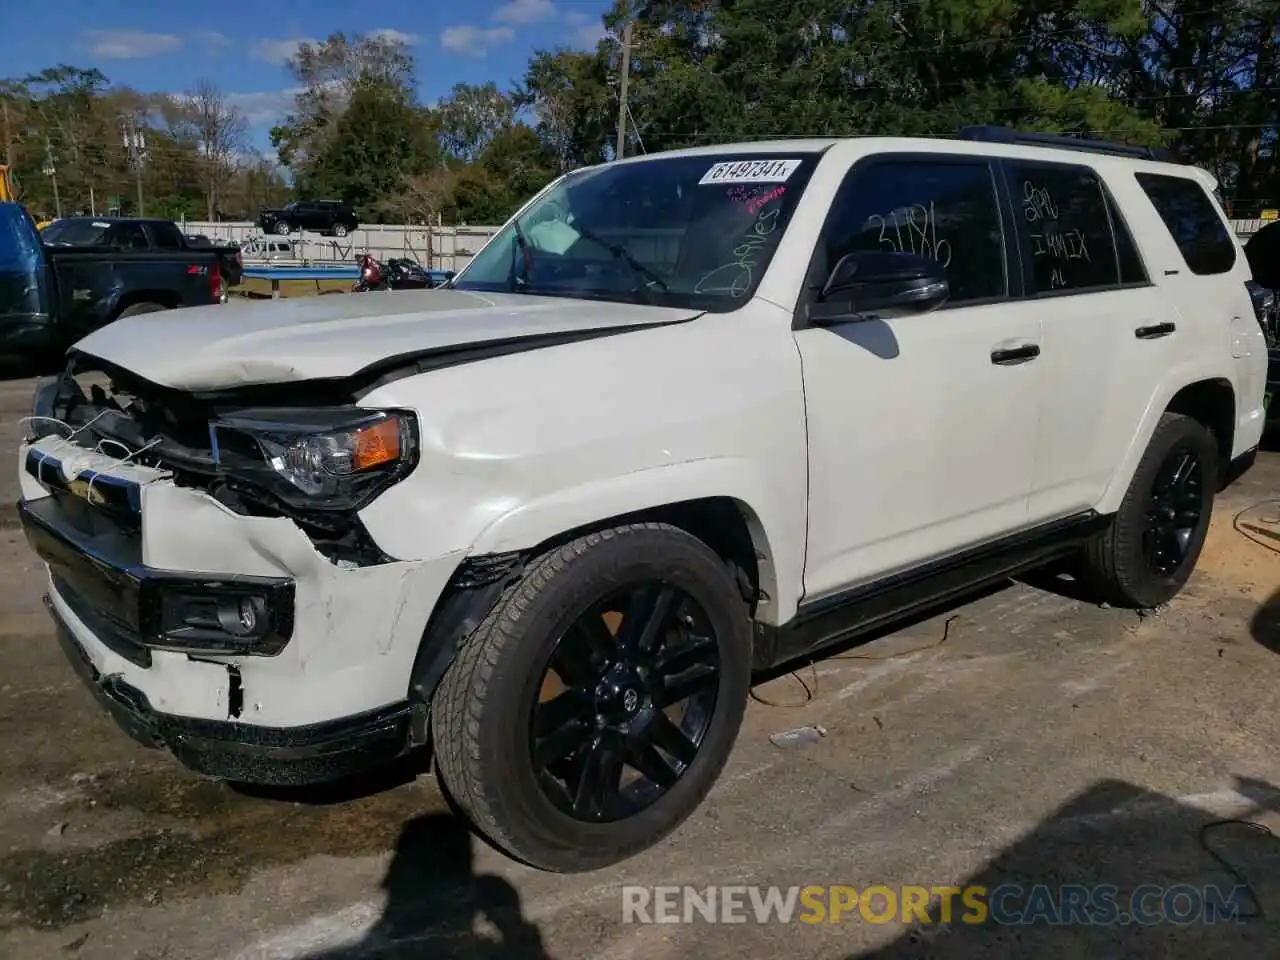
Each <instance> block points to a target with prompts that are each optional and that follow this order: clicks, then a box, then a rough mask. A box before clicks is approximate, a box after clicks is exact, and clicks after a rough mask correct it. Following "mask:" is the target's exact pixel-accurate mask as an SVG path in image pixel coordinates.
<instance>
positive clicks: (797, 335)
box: [21, 139, 1266, 726]
mask: <svg viewBox="0 0 1280 960" xmlns="http://www.w3.org/2000/svg"><path fill="white" fill-rule="evenodd" d="M803 146H805V147H809V148H813V147H829V149H828V151H827V153H826V154H825V155H824V157H823V158H822V159H821V161H820V162H819V164H818V165H817V168H816V169H815V171H814V173H813V176H812V178H811V180H810V183H809V186H808V188H807V189H806V191H805V193H804V195H803V197H802V198H801V200H800V203H799V206H798V208H797V210H796V212H795V214H794V216H793V218H792V221H791V224H790V226H789V227H788V229H787V231H786V233H785V234H784V236H783V237H782V239H781V241H780V243H779V246H778V249H777V251H776V253H775V255H774V257H773V260H772V262H771V264H770V267H769V269H768V271H767V272H766V274H765V276H764V278H763V280H762V282H761V283H760V286H759V287H758V289H757V291H756V294H755V296H754V297H753V298H752V299H751V300H750V301H748V302H746V303H744V304H743V305H742V306H741V307H740V308H739V309H737V310H735V311H733V312H731V313H723V314H707V315H704V316H701V317H698V318H697V319H693V320H692V322H679V321H684V320H690V319H691V318H693V317H694V316H695V314H694V313H693V312H691V311H681V310H670V309H662V308H655V307H645V306H632V305H623V304H614V303H600V302H589V301H576V300H562V299H550V298H541V297H529V296H509V295H485V296H480V295H476V294H467V293H460V292H454V291H428V292H423V293H420V294H407V293H402V294H393V295H390V296H385V297H384V296H355V297H350V296H349V297H332V298H316V299H314V300H310V301H301V302H290V301H284V302H272V303H266V304H262V305H257V306H253V307H249V308H246V309H244V310H239V311H233V310H226V309H220V308H209V309H207V310H204V311H201V310H190V311H183V313H182V315H181V316H178V317H174V316H172V315H168V314H151V315H144V316H139V317H134V318H130V319H129V320H127V321H121V322H119V323H116V324H113V325H111V326H109V327H107V328H104V329H103V330H101V331H99V332H98V333H95V334H94V335H92V336H91V337H89V338H87V339H86V340H84V341H82V342H81V344H80V345H79V346H80V348H81V349H82V350H84V351H86V352H88V353H90V354H93V355H96V356H99V357H101V358H103V359H106V360H108V361H110V362H112V363H114V364H116V365H118V366H121V367H124V368H126V369H129V370H131V371H133V372H135V373H137V374H139V375H141V376H143V377H145V378H147V379H150V380H152V381H154V382H157V383H160V384H164V385H167V386H172V387H177V388H181V389H187V390H201V389H216V388H220V387H234V386H240V385H245V384H250V383H264V382H287V381H293V380H300V379H307V378H321V377H338V376H344V375H348V374H351V373H354V372H355V371H357V370H360V369H362V368H363V367H366V366H367V365H368V364H370V363H376V362H379V361H381V360H384V359H385V358H387V357H390V356H395V355H399V354H406V353H412V352H414V351H420V350H427V349H431V348H434V347H447V346H449V345H456V344H460V343H469V342H475V341H482V340H499V339H504V338H508V337H516V336H524V335H530V334H554V333H561V332H567V331H581V330H594V329H600V328H607V327H615V328H624V327H634V326H637V325H644V324H658V325H657V326H654V327H652V328H650V329H645V330H631V331H628V332H626V333H624V334H621V335H618V336H603V337H598V338H594V339H590V340H583V341H579V342H575V343H569V344H561V345H558V346H554V347H547V348H544V349H537V350H533V351H530V352H525V353H514V354H510V355H506V356H501V357H495V358H491V359H487V360H483V361H479V362H472V363H466V364H462V365H458V366H453V367H446V368H443V369H439V370H435V371H432V372H428V373H425V374H418V375H414V376H409V377H405V378H403V379H398V380H394V381H391V382H389V383H386V384H385V385H383V386H381V387H379V388H377V389H376V390H375V391H373V392H372V393H370V394H368V395H367V396H365V397H364V398H363V400H362V404H363V405H365V406H367V407H370V408H378V407H397V408H405V409H410V410H413V411H414V412H415V413H416V414H417V416H418V418H419V423H420V433H421V451H420V462H419V465H418V466H417V468H416V469H415V470H414V471H413V473H412V474H411V475H410V476H408V477H407V478H405V479H404V480H403V481H401V482H400V483H399V484H397V485H395V486H393V487H392V488H390V489H389V490H387V491H386V492H385V493H383V494H382V495H381V496H380V497H378V498H377V499H376V500H375V501H373V502H372V503H371V504H370V505H368V506H367V507H366V508H365V509H364V510H363V511H362V513H361V519H362V521H363V522H364V524H365V526H366V528H367V529H368V531H369V532H370V534H371V536H372V537H373V539H374V540H375V541H376V542H377V544H378V545H379V546H380V547H381V549H382V550H383V551H385V552H386V553H387V554H388V555H390V556H391V557H393V558H395V562H393V563H391V564H387V565H385V566H382V567H376V568H368V569H355V570H347V569H341V568H339V567H337V566H335V565H333V564H332V563H330V562H329V561H327V560H325V559H324V558H323V557H321V556H320V555H319V554H318V553H316V551H315V550H314V549H313V548H312V547H311V545H310V543H309V541H308V540H307V538H306V537H305V535H303V534H302V532H301V531H300V530H299V529H298V528H297V527H296V526H295V525H294V524H293V523H292V522H291V521H288V520H283V519H263V518H249V517H243V516H239V515H237V514H233V513H231V512H230V511H228V510H226V509H224V508H223V507H221V506H220V505H218V504H217V503H215V502H214V501H213V500H212V499H210V498H208V497H206V496H204V495H203V494H200V493H197V492H193V491H190V490H181V489H178V488H176V487H174V486H173V485H172V484H171V483H170V482H169V481H168V480H167V479H165V478H164V477H158V476H153V477H147V478H145V483H146V490H145V498H144V504H143V510H144V527H145V530H146V533H145V562H146V563H147V564H149V565H151V564H154V565H155V566H158V567H163V568H168V569H177V570H187V571H204V572H209V573H262V574H270V575H285V576H291V577H294V578H296V579H297V583H298V615H297V627H296V632H295V639H294V640H293V642H292V643H290V644H289V646H288V647H287V648H286V649H285V651H284V652H283V653H282V654H281V655H279V656H278V657H275V658H270V659H266V658H251V657H246V658H234V662H236V663H237V664H238V665H239V666H240V669H241V671H242V675H243V680H244V690H245V715H244V717H243V719H244V720H245V721H247V722H254V723H261V724H265V725H272V726H282V725H292V724H302V723H309V722H314V721H319V720H324V719H332V718H336V717H340V716H344V715H348V714H351V713H355V712H358V711H361V710H366V709H372V708H375V707H378V706H382V705H385V704H388V703H392V702H395V701H399V700H402V699H403V698H404V697H405V695H406V692H407V685H408V679H409V668H410V665H411V664H412V662H413V657H414V655H415V653H416V652H417V648H418V644H419V641H420V639H421V636H422V633H423V630H424V628H425V625H426V623H427V619H428V617H429V615H430V613H431V611H432V609H433V608H434V606H435V604H436V602H437V600H438V598H439V596H440V594H441V591H442V589H443V588H444V586H445V584H446V582H447V580H448V577H449V576H450V574H451V573H452V572H453V571H454V569H455V568H456V566H457V564H458V563H459V562H461V560H462V559H463V558H465V557H467V556H471V555H481V554H486V553H494V552H502V551H509V550H520V549H527V548H532V547H534V546H536V545H538V544H539V543H541V542H542V541H544V540H546V539H547V538H549V537H552V536H555V535H557V534H560V533H562V532H564V531H566V530H570V529H574V528H577V527H580V526H584V525H589V524H594V523H598V522H600V521H602V520H606V519H608V518H611V517H616V516H619V515H622V514H626V513H630V512H633V511H636V510H641V509H645V508H648V507H654V506H659V505H662V504H667V503H672V502H677V501H681V500H689V499H696V498H702V497H728V498H731V499H732V500H734V501H735V502H736V503H737V504H738V505H739V507H740V509H741V510H742V513H743V515H744V517H745V518H746V520H747V523H748V526H749V527H750V529H751V532H752V535H753V538H754V539H755V544H756V548H757V551H758V553H759V555H760V557H761V558H762V559H761V578H762V586H763V588H764V590H765V592H766V593H767V599H765V600H764V602H763V603H762V604H761V606H760V609H759V612H758V618H759V619H760V620H762V621H764V622H768V623H774V624H784V623H786V622H787V621H788V620H790V619H791V618H792V617H794V616H795V613H796V610H797V607H798V604H799V603H800V601H801V600H802V599H806V598H808V599H812V598H818V597H822V596H825V595H828V594H830V593H832V592H833V591H836V590H838V589H840V588H841V587H845V586H849V585H853V584H855V583H858V582H862V581H866V580H869V579H873V578H875V577H877V576H879V575H883V574H885V573H888V572H891V571H895V570H899V569H902V568H904V567H909V566H912V565H914V564H918V563H920V562H922V561H925V560H927V559H930V558H932V557H937V556H940V555H945V554H947V553H951V552H954V551H956V550H959V549H962V548H964V547H967V546H970V545H973V544H977V543H980V542H982V541H986V540H991V539H994V538H996V537H999V536H1001V535H1004V534H1009V533H1013V532H1016V531H1018V530H1019V529H1021V528H1025V527H1026V526H1028V525H1030V524H1032V523H1035V522H1037V521H1041V520H1048V519H1052V518H1054V517H1058V516H1065V515H1068V514H1071V513H1074V512H1078V511H1080V510H1085V509H1090V508H1094V509H1097V510H1099V511H1101V512H1104V513H1106V512H1111V511H1113V510H1114V509H1115V508H1116V506H1117V505H1118V503H1119V501H1120V498H1121V497H1122V496H1123V494H1124V491H1125V489H1126V487H1127V485H1128V483H1129V480H1130V477H1131V476H1132V474H1133V471H1134V469H1135V467H1136V464H1137V460H1138V458H1139V457H1140V456H1141V454H1142V451H1143V450H1144V448H1145V446H1146V443H1147V440H1148V438H1149V437H1150V435H1151V431H1152V430H1153V429H1154V426H1155V423H1156V422H1157V421H1158V419H1159V417H1160V415H1161V413H1162V412H1163V410H1164V409H1165V406H1166V404H1167V403H1168V402H1169V400H1170V399H1171V398H1172V397H1173V396H1174V394H1175V393H1176V392H1177V391H1178V390H1180V389H1181V388H1182V387H1184V386H1186V385H1188V384H1190V383H1195V382H1198V381H1201V380H1225V381H1226V382H1228V383H1230V384H1231V386H1232V388H1233V390H1234V392H1235V396H1236V398H1237V401H1236V402H1237V416H1236V420H1237V423H1236V432H1235V438H1234V442H1233V445H1232V446H1233V453H1235V454H1240V453H1243V452H1245V451H1247V450H1248V449H1250V448H1252V447H1254V446H1256V445H1257V443H1258V440H1259V436H1260V433H1261V428H1262V413H1261V400H1262V387H1263V379H1264V374H1265V365H1266V351H1265V349H1264V347H1263V343H1262V335H1261V332H1260V331H1259V330H1257V324H1256V323H1255V324H1253V325H1252V326H1250V324H1249V323H1248V322H1243V321H1240V320H1237V319H1235V318H1237V317H1243V318H1245V320H1249V318H1250V314H1249V312H1248V311H1249V310H1250V305H1249V301H1248V297H1247V294H1246V293H1245V290H1244V285H1243V280H1244V279H1245V278H1246V277H1247V269H1248V268H1247V266H1237V268H1236V270H1235V271H1233V272H1232V273H1230V274H1227V275H1223V276H1221V277H1215V278H1196V277H1193V276H1191V275H1190V274H1189V273H1187V271H1186V268H1185V264H1183V263H1182V261H1181V257H1180V254H1179V253H1178V251H1177V248H1176V246H1174V244H1173V242H1172V240H1171V239H1170V238H1169V236H1168V234H1167V232H1166V231H1165V230H1164V227H1163V224H1162V223H1161V222H1160V221H1159V218H1158V216H1157V215H1156V214H1155V212H1154V210H1153V209H1152V208H1151V207H1150V204H1149V202H1148V201H1146V199H1145V196H1144V195H1143V194H1142V193H1141V190H1140V188H1139V187H1138V186H1137V184H1136V182H1135V181H1134V180H1133V176H1132V175H1133V172H1134V171H1135V170H1139V169H1150V170H1151V171H1152V172H1161V173H1170V172H1179V171H1180V170H1181V168H1170V167H1168V166H1167V165H1162V164H1153V163H1145V162H1136V161H1131V160H1119V159H1113V158H1107V157H1102V156H1093V155H1089V154H1078V155H1077V154H1071V155H1069V156H1064V155H1063V152H1061V151H1054V150H1044V149H1034V148H1025V147H1012V146H999V145H993V144H982V143H968V142H959V141H956V142H950V141H938V140H876V139H865V140H854V141H840V142H818V143H809V144H804V145H803ZM751 148H752V149H753V150H758V151H760V152H779V153H781V152H784V151H787V150H792V151H794V150H796V149H798V145H797V144H794V143H792V144H786V143H779V144H758V145H757V144H753V145H752V146H751ZM726 149H729V148H716V149H702V150H695V151H686V152H688V153H699V154H704V153H705V154H707V155H709V156H712V155H714V154H715V153H716V152H719V151H720V150H726ZM905 150H909V151H912V152H920V153H929V152H938V153H951V154H969V155H976V156H1004V157H1016V158H1026V159H1038V160H1048V161H1054V160H1057V161H1063V160H1065V161H1067V162H1072V163H1086V164H1089V165H1091V166H1093V167H1094V168H1095V169H1096V170H1097V171H1098V172H1099V174H1100V175H1102V176H1103V178H1104V179H1105V180H1106V182H1107V184H1108V186H1109V187H1110V188H1111V190H1112V192H1113V194H1114V195H1115V197H1116V199H1117V202H1118V203H1119V205H1120V206H1121V208H1122V210H1123V212H1124V215H1125V217H1126V219H1127V220H1128V222H1129V225H1130V227H1131V229H1132V231H1133V233H1134V236H1135V239H1136V241H1137V243H1138V246H1139V248H1140V250H1141V252H1142V254H1143V256H1144V258H1145V260H1146V261H1147V266H1148V270H1149V273H1150V274H1151V277H1152V281H1153V284H1152V286H1150V287H1145V288H1141V289H1129V290H1118V291H1114V292H1109V293H1101V294H1097V293H1093V294H1087V295H1078V296H1060V297H1056V298H1044V299H1041V300H1037V301H1021V302H1015V303H1002V304H996V305H986V306H968V307H965V306H961V307H957V308H955V309H947V310H942V311H938V312H936V313H933V314H928V315H924V316H917V317H913V318H905V319H900V320H892V321H887V322H878V323H866V324H848V325H846V326H844V327H842V328H840V329H839V330H833V329H805V330H801V331H798V332H797V331H793V328H792V324H793V311H794V309H795V306H796V303H797V300H798V298H799V297H800V295H801V292H802V285H803V283H804V279H805V274H806V270H807V268H808V265H809V262H810V255H811V253H812V251H813V248H814V244H815V243H816V242H817V240H818V238H819V234H820V231H821V229H822V224H823V220H824V218H825V215H826V213H827V210H828V208H829V206H830V204H831V202H832V199H833V197H834V195H835V192H836V190H837V188H838V186H839V185H840V183H841V181H842V179H843V178H844V176H845V174H846V173H847V172H848V170H849V168H850V166H851V165H852V164H853V163H854V162H856V161H857V160H858V159H859V158H861V157H863V156H866V155H868V154H871V153H875V152H880V151H905ZM623 162H625V163H643V162H646V161H645V160H644V159H632V160H627V161H623ZM1243 262H1244V260H1243V256H1242V255H1241V257H1240V263H1241V264H1243ZM1173 264H1179V265H1181V270H1182V274H1181V275H1180V276H1169V277H1166V276H1164V271H1165V270H1166V269H1174V266H1172V265H1173ZM1166 320H1173V321H1175V322H1176V323H1177V325H1178V329H1177V334H1176V335H1175V336H1172V337H1168V338H1165V339H1163V340H1156V341H1139V340H1137V339H1135V338H1134V336H1133V330H1134V328H1136V327H1138V326H1142V325H1144V324H1150V323H1159V322H1164V321H1166ZM1023 343H1036V344H1039V345H1040V346H1041V348H1042V355H1041V356H1040V357H1039V358H1038V359H1037V360H1036V361H1035V362H1032V363H1027V364H1023V365H1020V366H1014V367H998V366H994V365H992V364H991V362H990V352H991V350H992V349H993V348H995V347H998V346H1010V345H1017V344H1023ZM42 442H44V441H42ZM21 454H22V455H25V448H24V450H23V451H21ZM108 459H109V458H108ZM99 465H100V466H101V464H99ZM106 467H107V469H109V470H111V471H117V470H118V471H129V470H131V469H133V468H131V467H129V466H128V465H122V464H119V463H118V462H117V463H116V464H115V465H114V466H112V465H111V464H107V465H106ZM22 483H23V495H24V497H28V498H35V497H39V496H44V495H45V491H44V490H43V488H41V487H40V486H39V485H38V484H36V483H35V482H34V481H33V480H32V479H31V478H30V477H28V476H26V475H25V474H23V476H22ZM60 611H61V612H62V613H63V614H64V616H66V617H67V619H68V622H70V623H71V624H72V627H73V629H74V631H75V633H76V635H77V638H78V639H79V640H80V641H81V643H82V644H83V645H84V646H85V648H86V649H87V650H88V652H89V654H90V656H91V658H92V659H93V660H94V662H95V664H97V665H98V667H99V669H100V670H102V671H103V672H106V673H121V674H123V675H124V678H125V679H126V680H127V681H128V682H129V683H131V684H133V685H134V686H137V687H138V688H139V689H141V690H143V691H144V692H145V693H147V695H148V696H149V697H151V698H152V702H153V703H155V704H156V705H157V706H158V707H159V708H161V709H166V710H168V711H169V712H173V713H179V714H183V715H189V716H208V717H212V718H218V719H225V711H226V689H225V682H226V678H225V671H224V670H222V669H221V668H220V667H219V666H217V665H211V664H208V663H196V662H194V661H188V660H186V658H180V657H177V656H176V655H172V654H157V658H156V664H157V665H156V666H155V667H153V668H152V669H151V670H141V669H139V668H137V667H134V666H133V665H132V664H129V663H127V662H125V661H122V660H120V658H118V657H115V656H114V655H113V654H111V653H110V651H108V650H107V649H106V648H105V647H103V646H102V645H101V644H100V643H99V642H98V641H97V640H96V639H95V638H93V637H92V636H91V635H90V634H89V632H88V631H87V630H86V629H85V627H84V625H83V624H82V623H80V622H79V621H78V620H76V619H75V618H74V616H72V615H70V612H69V611H67V610H66V609H65V606H62V607H60Z"/></svg>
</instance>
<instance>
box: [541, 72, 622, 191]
mask: <svg viewBox="0 0 1280 960" xmlns="http://www.w3.org/2000/svg"><path fill="white" fill-rule="evenodd" d="M516 102H517V104H518V105H519V106H521V107H531V108H532V110H533V115H534V118H535V122H536V124H537V131H538V134H539V136H541V137H542V139H543V141H544V142H545V143H546V144H547V147H548V149H549V150H550V151H551V153H552V155H553V156H554V157H555V159H556V166H557V168H558V169H559V171H560V172H564V171H567V170H572V169H574V168H575V167H582V166H589V165H591V164H596V163H603V162H604V161H605V160H607V159H608V158H609V156H610V152H611V149H612V145H613V142H614V136H615V133H616V130H615V124H616V119H617V96H616V95H615V94H614V93H613V91H612V90H610V88H609V71H608V64H607V62H606V60H605V58H604V57H602V56H600V55H599V53H582V52H580V51H577V50H556V51H545V50H538V51H535V53H534V55H533V58H532V59H531V60H530V61H529V66H528V69H527V70H526V71H525V76H524V85H523V88H522V89H521V90H520V91H519V92H518V93H517V95H516Z"/></svg>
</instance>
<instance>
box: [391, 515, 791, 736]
mask: <svg viewBox="0 0 1280 960" xmlns="http://www.w3.org/2000/svg"><path fill="white" fill-rule="evenodd" d="M637 523H666V524H670V525H671V526H674V527H678V528H679V529H681V530H684V531H685V532H686V533H688V534H690V535H692V536H694V537H697V538H698V539H699V540H701V541H702V542H703V543H705V544H706V545H707V546H709V547H710V548H711V549H712V550H713V551H715V553H716V554H717V555H719V556H720V558H721V559H722V560H724V562H725V565H726V566H727V567H728V569H729V573H730V576H732V577H733V579H734V581H735V582H736V583H737V584H738V588H739V590H740V591H741V593H742V599H743V602H744V603H746V604H747V605H748V610H749V613H750V614H751V615H753V616H754V614H755V610H756V606H757V604H758V603H759V602H760V600H761V599H762V598H763V596H764V594H763V592H762V589H761V585H760V579H761V570H760V567H761V563H762V562H767V559H768V558H767V556H766V555H765V554H764V553H762V552H761V551H760V550H759V549H758V548H757V547H756V545H755V540H754V539H753V537H752V533H751V527H750V526H749V523H748V519H747V517H746V516H745V515H744V512H743V508H742V507H741V506H740V505H739V504H738V503H737V501H735V500H733V499H731V498H729V497H708V498H705V499H700V500H686V501H682V502H679V503H672V504H665V505H663V506H659V507H653V508H651V509H647V510H639V511H635V512H632V513H626V514H622V515H619V516H616V517H608V518H605V519H601V520H598V521H595V522H593V523H590V524H587V525H584V526H581V527H575V528H574V529H571V530H565V531H564V532H562V533H559V534H557V535H555V536H554V537H550V538H548V539H546V540H544V541H543V542H541V543H539V544H537V545H536V546H533V547H531V548H529V549H527V550H521V551H516V552H511V553H501V554H489V555H485V556H478V557H470V558H468V559H467V560H465V561H463V563H462V564H461V565H460V566H459V567H458V570H457V571H456V572H455V573H454V575H453V577H452V578H451V579H450V581H449V584H448V586H447V587H446V588H445V591H444V593H443V594H442V595H441V599H440V602H439V603H438V604H437V605H436V609H435V611H434V612H433V613H432V615H431V618H430V620H429V621H428V623H427V628H426V630H425V631H424V633H423V638H422V642H421V645H420V647H419V649H418V654H417V657H416V658H415V660H414V665H413V673H412V676H411V679H410V684H409V695H410V699H411V700H413V701H414V707H415V709H414V714H415V719H414V724H413V734H412V741H413V744H414V745H415V746H421V745H423V744H426V743H427V742H428V738H429V730H428V725H429V723H428V721H429V713H430V705H431V699H432V697H433V696H434V694H435V690H436V687H437V685H438V684H439V682H440V678H441V677H443V676H444V674H445V671H447V670H448V669H449V667H450V665H451V664H452V663H453V661H454V658H455V657H456V656H457V653H458V650H459V649H461V647H462V644H463V643H465V642H466V640H467V638H468V637H470V636H471V634H472V633H474V632H475V630H476V628H478V627H479V626H480V624H481V622H483V620H484V618H485V617H486V616H488V614H489V612H490V611H491V610H492V609H493V608H494V606H495V605H496V604H497V602H498V600H499V599H500V598H501V597H502V594H503V593H504V592H505V591H506V590H507V589H509V588H510V587H512V586H513V585H514V584H515V583H517V582H518V581H519V580H520V578H521V577H522V576H523V575H524V572H525V570H526V569H527V566H528V564H529V562H530V561H531V560H533V558H535V557H537V556H540V555H541V554H543V553H545V552H546V551H548V550H552V549H554V548H555V547H558V546H562V545H563V544H566V543H569V542H570V541H572V540H576V539H577V538H578V537H581V536H583V535H585V534H588V533H592V532H594V531H596V530H603V529H608V528H611V527H620V526H627V525H630V524H637Z"/></svg>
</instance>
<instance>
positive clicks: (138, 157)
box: [123, 115, 147, 217]
mask: <svg viewBox="0 0 1280 960" xmlns="http://www.w3.org/2000/svg"><path fill="white" fill-rule="evenodd" d="M123 133H124V148H125V150H126V152H127V153H128V154H129V161H130V162H131V163H132V164H133V171H134V176H135V177H136V178H137V182H138V216H140V217H143V216H146V213H145V211H144V209H143V203H142V167H143V165H144V164H145V163H146V157H147V137H146V134H145V133H143V132H142V131H141V130H140V129H139V128H138V118H137V116H132V115H131V116H126V117H125V119H124V126H123Z"/></svg>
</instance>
